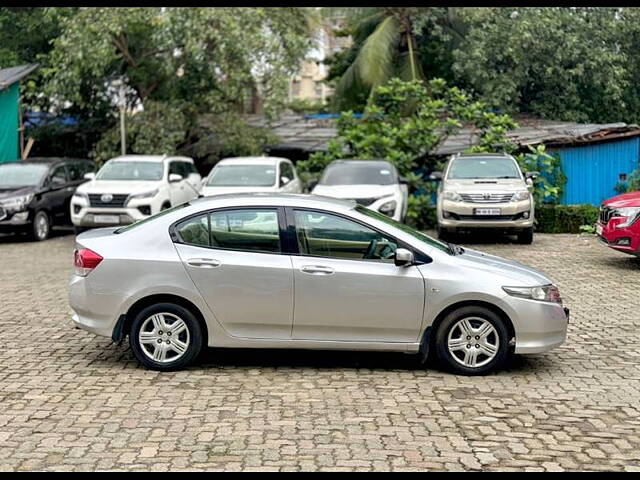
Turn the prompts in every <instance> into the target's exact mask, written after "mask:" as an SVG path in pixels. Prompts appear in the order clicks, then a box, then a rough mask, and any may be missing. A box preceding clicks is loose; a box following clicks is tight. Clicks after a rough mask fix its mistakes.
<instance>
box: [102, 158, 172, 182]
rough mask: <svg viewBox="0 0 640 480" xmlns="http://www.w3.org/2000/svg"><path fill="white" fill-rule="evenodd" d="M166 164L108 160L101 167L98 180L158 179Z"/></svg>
mask: <svg viewBox="0 0 640 480" xmlns="http://www.w3.org/2000/svg"><path fill="white" fill-rule="evenodd" d="M163 174H164V164H163V163H160V162H113V161H112V162H108V163H106V164H105V166H104V167H102V168H101V169H100V171H99V172H98V175H97V176H96V179H97V180H122V181H158V180H162V176H163Z"/></svg>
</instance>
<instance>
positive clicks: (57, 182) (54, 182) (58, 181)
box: [49, 177, 66, 188]
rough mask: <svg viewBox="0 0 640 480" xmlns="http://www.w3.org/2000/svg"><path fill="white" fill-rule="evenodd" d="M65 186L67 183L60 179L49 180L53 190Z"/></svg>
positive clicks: (52, 178)
mask: <svg viewBox="0 0 640 480" xmlns="http://www.w3.org/2000/svg"><path fill="white" fill-rule="evenodd" d="M65 184H66V182H65V181H64V179H62V178H60V177H51V179H50V180H49V187H51V188H59V187H62V186H64V185H65Z"/></svg>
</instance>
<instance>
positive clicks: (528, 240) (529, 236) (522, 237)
mask: <svg viewBox="0 0 640 480" xmlns="http://www.w3.org/2000/svg"><path fill="white" fill-rule="evenodd" d="M518 243H519V244H521V245H531V244H532V243H533V228H525V229H524V230H522V231H521V232H518Z"/></svg>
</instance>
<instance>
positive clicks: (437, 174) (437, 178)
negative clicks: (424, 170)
mask: <svg viewBox="0 0 640 480" xmlns="http://www.w3.org/2000/svg"><path fill="white" fill-rule="evenodd" d="M429 180H435V181H437V182H440V181H442V172H433V173H432V174H431V175H429Z"/></svg>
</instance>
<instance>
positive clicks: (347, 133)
mask: <svg viewBox="0 0 640 480" xmlns="http://www.w3.org/2000/svg"><path fill="white" fill-rule="evenodd" d="M465 125H474V126H476V128H477V133H478V136H479V137H480V142H481V145H482V146H483V148H485V149H487V150H493V151H500V150H504V149H505V148H508V147H509V146H510V145H509V142H508V141H507V140H506V132H507V131H508V130H509V129H511V128H514V127H515V123H514V122H513V120H511V119H510V118H509V117H508V116H506V115H496V114H494V113H492V112H489V111H487V109H486V106H485V105H484V104H482V103H480V102H477V101H474V100H473V99H472V98H471V97H470V96H469V95H467V94H466V93H465V92H463V91H462V90H460V89H458V88H456V87H448V86H447V84H446V82H445V81H443V80H442V79H434V80H431V81H430V82H428V83H427V84H425V83H423V82H420V81H415V82H405V81H402V80H400V79H397V78H394V79H391V80H390V81H389V82H388V83H387V84H385V85H383V86H379V87H377V88H376V89H375V95H374V96H373V100H372V102H371V103H370V104H369V105H368V106H367V107H366V109H365V111H364V116H363V118H362V119H356V118H354V116H353V113H352V112H345V113H343V114H342V115H341V117H340V119H339V120H338V123H337V127H338V136H337V138H336V139H335V140H333V141H331V142H330V143H329V148H328V151H327V152H321V153H318V154H315V155H312V156H311V158H310V159H309V160H307V161H302V162H298V170H299V172H300V173H301V175H302V177H303V179H306V180H310V179H315V178H318V176H319V175H320V173H321V172H322V170H323V169H324V168H325V167H326V166H327V165H328V164H329V163H330V162H331V161H333V160H336V159H343V158H354V159H371V158H382V159H386V160H388V161H390V162H392V163H393V164H394V165H395V166H396V167H397V168H398V171H399V173H400V175H402V176H404V177H405V178H406V179H407V180H408V182H409V184H410V185H411V187H412V190H413V191H414V192H415V193H414V194H413V195H412V197H411V198H410V201H409V212H408V220H409V221H411V222H412V223H413V224H414V225H415V226H418V227H426V226H429V225H428V220H429V219H432V218H433V215H432V213H431V212H430V211H429V210H430V209H431V208H432V205H430V201H429V199H428V196H426V195H424V196H421V195H419V194H416V193H428V192H429V191H430V190H431V189H432V187H431V185H430V184H427V183H425V182H424V180H423V179H422V178H421V177H420V176H418V175H417V174H416V173H415V170H416V167H417V166H418V161H419V160H420V159H422V158H424V157H428V156H431V155H434V154H435V152H436V150H437V148H438V146H440V145H441V144H442V142H444V140H446V138H447V137H449V136H450V135H453V134H455V133H456V132H458V131H460V129H461V128H462V127H463V126H465ZM500 132H503V134H502V135H500Z"/></svg>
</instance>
